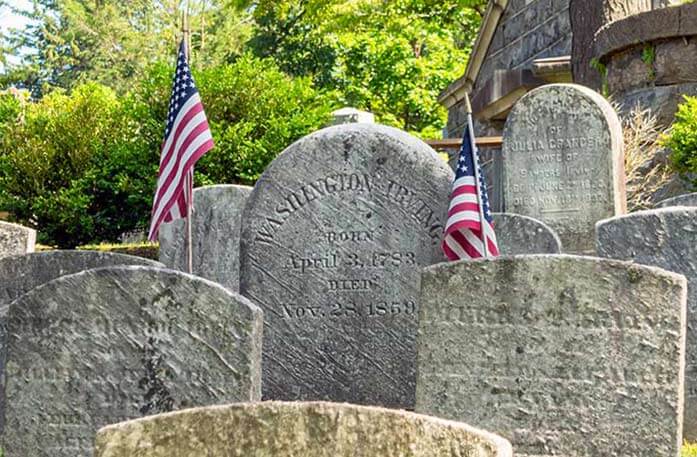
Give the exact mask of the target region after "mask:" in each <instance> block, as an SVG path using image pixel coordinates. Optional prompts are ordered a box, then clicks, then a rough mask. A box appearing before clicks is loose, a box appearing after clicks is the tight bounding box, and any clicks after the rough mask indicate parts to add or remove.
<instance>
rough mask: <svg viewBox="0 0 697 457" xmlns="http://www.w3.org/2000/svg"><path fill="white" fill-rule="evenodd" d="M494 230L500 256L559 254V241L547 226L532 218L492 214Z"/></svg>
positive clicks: (509, 214) (518, 215) (508, 214)
mask: <svg viewBox="0 0 697 457" xmlns="http://www.w3.org/2000/svg"><path fill="white" fill-rule="evenodd" d="M493 217H494V230H495V232H496V241H497V242H498V247H499V254H500V255H502V256H511V255H521V254H559V253H560V252H561V241H560V240H559V237H558V236H557V234H556V233H554V230H552V229H551V228H550V227H549V226H548V225H547V224H545V223H544V222H542V221H538V220H537V219H533V218H532V217H527V216H521V215H520V214H511V213H494V214H493Z"/></svg>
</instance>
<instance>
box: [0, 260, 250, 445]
mask: <svg viewBox="0 0 697 457" xmlns="http://www.w3.org/2000/svg"><path fill="white" fill-rule="evenodd" d="M7 330H8V335H9V336H8V340H7V341H8V343H7V346H8V351H7V362H6V366H5V378H4V381H5V383H4V386H3V388H4V392H5V422H4V430H3V435H2V448H3V449H4V451H5V453H6V455H7V456H8V457H11V456H32V457H49V456H50V457H82V456H85V457H88V456H91V455H92V449H93V448H92V445H93V437H94V434H95V432H96V431H97V430H98V429H99V428H101V427H103V426H105V425H108V424H111V423H115V422H120V421H124V420H128V419H134V418H138V417H142V416H146V415H152V414H157V413H162V412H167V411H173V410H177V409H182V408H186V407H192V406H208V405H212V404H217V403H225V402H238V401H256V400H259V398H260V394H261V382H260V378H261V367H260V359H261V331H262V313H261V310H259V308H257V307H256V306H255V305H253V304H252V303H251V302H250V301H249V300H247V299H245V298H244V297H242V296H240V295H238V294H235V293H233V292H231V291H229V290H227V289H225V288H224V287H223V286H221V285H219V284H215V283H213V282H211V281H208V280H205V279H201V278H198V277H195V276H191V275H187V274H184V273H180V272H176V271H173V270H165V269H160V268H153V267H139V266H118V267H109V268H101V269H96V270H87V271H83V272H81V273H77V274H74V275H69V276H62V277H60V278H58V279H56V280H54V281H52V282H50V283H48V284H45V285H43V286H41V287H38V288H36V289H34V290H32V291H30V292H29V293H27V294H25V295H23V296H22V297H20V298H19V299H18V300H16V301H14V302H13V303H12V304H11V305H10V310H9V314H8V319H7Z"/></svg>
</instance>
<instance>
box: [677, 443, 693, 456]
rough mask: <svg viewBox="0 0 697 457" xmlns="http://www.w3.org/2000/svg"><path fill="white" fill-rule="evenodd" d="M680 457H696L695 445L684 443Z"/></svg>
mask: <svg viewBox="0 0 697 457" xmlns="http://www.w3.org/2000/svg"><path fill="white" fill-rule="evenodd" d="M680 457H697V444H695V443H692V444H691V443H688V442H685V444H684V445H683V447H682V452H681V453H680Z"/></svg>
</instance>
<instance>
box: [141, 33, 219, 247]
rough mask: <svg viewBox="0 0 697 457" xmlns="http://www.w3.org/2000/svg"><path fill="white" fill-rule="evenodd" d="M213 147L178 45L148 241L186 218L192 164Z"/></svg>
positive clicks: (184, 52)
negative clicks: (164, 225)
mask: <svg viewBox="0 0 697 457" xmlns="http://www.w3.org/2000/svg"><path fill="white" fill-rule="evenodd" d="M212 148H213V137H212V135H211V131H210V128H209V127H208V119H207V118H206V113H204V112H203V104H202V103H201V97H200V96H199V94H198V90H197V89H196V84H195V83H194V78H193V77H192V76H191V69H190V68H189V64H188V63H187V61H186V50H185V46H184V41H182V43H181V45H180V46H179V56H178V57H177V71H176V73H175V75H174V82H173V84H172V95H171V97H170V99H169V111H168V112H167V127H166V128H165V139H164V141H163V143H162V151H161V156H160V174H159V177H158V180H157V190H156V191H155V200H154V202H153V205H152V221H151V223H150V234H149V235H148V239H149V240H150V241H155V240H157V234H158V232H159V231H160V225H161V224H162V223H163V222H171V221H173V220H175V219H181V218H186V217H187V216H188V209H189V205H192V203H193V202H192V198H191V197H192V194H193V175H194V164H195V163H196V161H197V160H198V159H199V158H200V157H201V156H202V155H203V154H205V153H206V152H208V151H210V150H211V149H212Z"/></svg>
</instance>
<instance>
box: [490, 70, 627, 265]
mask: <svg viewBox="0 0 697 457" xmlns="http://www.w3.org/2000/svg"><path fill="white" fill-rule="evenodd" d="M622 141H623V140H622V130H621V126H620V121H619V119H618V118H617V114H616V113H615V111H614V110H613V109H612V107H611V106H610V104H609V103H608V102H607V100H605V99H604V98H603V97H602V96H601V95H599V94H597V93H596V92H593V91H592V90H590V89H587V88H585V87H583V86H578V85H574V84H551V85H548V86H542V87H540V88H537V89H535V90H533V91H531V92H529V93H528V94H526V95H525V96H524V97H523V98H522V99H521V100H520V101H519V102H518V103H517V104H516V105H515V106H514V107H513V110H512V111H511V114H510V115H509V116H508V119H507V120H506V127H505V129H504V133H503V156H504V202H505V207H506V212H508V213H516V214H522V215H524V216H530V217H534V218H535V219H539V220H541V221H543V222H545V223H547V224H548V225H549V226H550V227H552V229H553V230H554V231H555V232H556V233H557V234H558V235H559V238H560V239H561V242H562V246H563V247H564V250H565V251H566V252H574V253H586V252H592V251H593V249H594V247H595V233H594V227H595V223H596V222H597V221H599V220H601V219H605V218H607V217H612V216H615V215H617V214H622V213H624V212H625V211H626V197H625V191H624V171H623V170H624V165H623V153H622Z"/></svg>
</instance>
